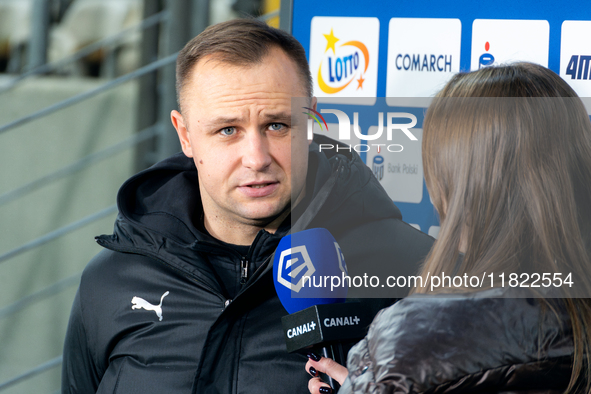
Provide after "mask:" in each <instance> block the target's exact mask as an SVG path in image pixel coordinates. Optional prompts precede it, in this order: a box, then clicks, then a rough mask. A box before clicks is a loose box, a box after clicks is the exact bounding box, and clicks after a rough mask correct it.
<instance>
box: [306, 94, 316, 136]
mask: <svg viewBox="0 0 591 394" xmlns="http://www.w3.org/2000/svg"><path fill="white" fill-rule="evenodd" d="M311 104H312V109H313V110H314V111H316V104H318V100H317V99H316V96H314V97H312V103H311ZM312 141H313V139H311V140H308V145H310V144H311V143H312Z"/></svg>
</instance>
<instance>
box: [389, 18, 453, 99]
mask: <svg viewBox="0 0 591 394" xmlns="http://www.w3.org/2000/svg"><path fill="white" fill-rule="evenodd" d="M461 41H462V23H461V21H460V20H459V19H452V18H392V19H390V24H389V30H388V74H387V76H386V96H387V97H388V98H387V99H386V102H387V103H388V105H391V106H415V103H416V105H418V106H421V105H423V103H422V102H420V101H414V100H402V101H398V100H400V99H401V98H405V97H418V98H423V97H432V96H433V95H434V94H435V93H437V91H439V89H441V87H442V86H444V85H445V83H446V82H447V81H448V80H449V79H450V78H451V77H452V76H453V75H454V74H455V73H457V72H459V71H460V48H461ZM407 102H409V103H411V104H410V105H409V104H406V103H407ZM426 105H428V104H426Z"/></svg>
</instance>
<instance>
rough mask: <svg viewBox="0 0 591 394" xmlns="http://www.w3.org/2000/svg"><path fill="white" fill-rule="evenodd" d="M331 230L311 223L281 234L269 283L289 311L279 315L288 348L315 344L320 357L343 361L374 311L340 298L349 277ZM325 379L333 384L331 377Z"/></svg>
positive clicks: (303, 349)
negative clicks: (321, 354)
mask: <svg viewBox="0 0 591 394" xmlns="http://www.w3.org/2000/svg"><path fill="white" fill-rule="evenodd" d="M347 278H348V274H347V266H346V263H345V259H344V256H343V253H342V251H341V248H340V247H339V245H338V243H337V242H336V240H335V239H334V237H333V236H332V234H331V233H330V232H329V231H328V230H326V229H323V228H314V229H309V230H304V231H301V232H297V233H293V234H290V235H287V236H285V237H283V238H282V239H281V241H280V242H279V245H278V247H277V250H276V251H275V256H274V260H273V282H274V284H275V290H276V291H277V295H278V296H279V300H280V301H281V303H282V304H283V306H284V307H285V309H286V310H287V311H288V312H289V313H290V314H289V315H287V316H284V317H283V318H282V319H281V323H282V325H283V331H284V335H285V342H286V345H287V351H288V352H290V353H292V352H300V353H306V352H307V351H309V350H311V348H320V349H321V352H322V353H323V355H324V356H325V357H330V358H332V359H333V360H335V361H337V362H338V363H339V364H342V365H344V364H345V362H346V355H347V354H346V353H347V351H348V350H349V349H350V347H351V346H352V345H353V344H355V343H356V342H357V341H358V340H359V339H361V338H363V337H364V336H365V334H366V328H367V327H368V326H369V324H370V323H371V321H372V319H373V317H374V316H373V314H372V313H371V311H370V310H368V308H367V307H364V306H363V304H361V303H359V302H350V303H345V300H346V297H347V291H348V287H349V286H350V279H349V280H347ZM328 380H329V382H328V383H329V384H330V385H331V386H332V387H333V389H336V387H335V384H336V382H332V381H331V379H328Z"/></svg>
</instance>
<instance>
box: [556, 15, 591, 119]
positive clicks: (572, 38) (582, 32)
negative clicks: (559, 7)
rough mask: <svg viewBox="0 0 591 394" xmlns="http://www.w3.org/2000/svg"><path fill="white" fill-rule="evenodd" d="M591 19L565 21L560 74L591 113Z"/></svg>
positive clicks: (561, 41)
mask: <svg viewBox="0 0 591 394" xmlns="http://www.w3.org/2000/svg"><path fill="white" fill-rule="evenodd" d="M589 36H591V21H564V22H563V23H562V32H561V38H560V76H561V77H562V78H564V80H565V81H566V82H567V83H568V84H569V85H570V86H571V87H572V88H573V89H574V91H575V92H577V94H578V95H579V96H580V97H582V98H583V102H584V103H585V106H586V107H587V111H588V112H589V113H591V105H590V103H589V99H588V98H589V97H591V82H589V81H591V70H590V68H591V50H590V49H591V48H590V47H589V40H588V37H589Z"/></svg>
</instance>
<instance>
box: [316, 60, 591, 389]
mask: <svg viewBox="0 0 591 394" xmlns="http://www.w3.org/2000/svg"><path fill="white" fill-rule="evenodd" d="M422 149H423V168H424V173H425V180H426V184H427V188H428V190H429V194H430V196H431V199H432V201H433V205H434V206H435V208H436V209H437V211H438V213H439V215H440V219H441V220H440V221H441V229H440V232H439V236H438V239H437V241H436V243H435V244H434V246H433V249H432V250H431V252H430V254H429V255H428V256H427V259H426V261H425V264H424V266H423V269H422V273H421V275H422V276H423V278H424V279H425V280H427V279H428V278H429V277H433V276H439V277H441V276H442V275H455V276H462V277H464V275H467V276H468V277H472V276H477V277H479V278H483V279H486V280H483V281H481V284H480V286H478V288H477V289H474V288H472V287H470V286H466V283H465V282H464V284H463V286H462V287H459V288H458V287H453V286H451V287H450V286H449V285H448V286H447V287H446V288H443V289H441V288H440V289H437V290H435V292H433V293H432V292H430V290H431V289H430V288H429V287H428V286H425V287H420V288H415V289H414V291H413V293H414V294H413V295H411V296H410V297H408V298H406V299H404V300H402V301H400V302H398V303H396V304H395V305H393V306H392V307H390V308H387V309H385V310H383V311H381V312H380V314H379V315H378V316H377V317H376V318H375V320H374V322H373V323H372V325H371V327H370V329H369V332H368V335H367V337H366V338H365V339H363V340H362V341H361V342H360V343H359V344H357V345H356V346H355V347H354V348H353V349H352V350H351V351H350V353H349V357H348V368H349V370H347V369H345V368H344V367H342V366H340V365H338V364H336V363H334V362H331V360H327V359H320V358H318V357H316V356H315V355H313V354H312V355H311V356H310V357H311V359H310V361H309V362H308V364H307V365H306V370H308V371H309V372H310V373H311V374H312V375H313V376H315V377H313V378H312V379H311V380H310V384H309V388H310V391H311V392H312V393H318V392H321V393H329V392H331V390H330V388H329V387H328V386H327V385H326V384H324V383H322V382H321V381H320V379H319V378H318V377H316V376H317V375H318V372H319V371H320V372H326V373H328V374H329V375H331V376H332V377H333V378H335V379H336V380H337V381H340V382H344V384H343V387H342V389H341V390H340V391H339V393H341V392H343V393H349V392H353V393H450V394H451V393H482V392H486V393H591V364H590V363H589V361H588V356H589V355H590V354H591V349H590V346H591V345H590V343H591V300H590V299H589V298H590V297H591V281H590V271H591V259H590V251H591V122H590V120H589V116H588V114H587V111H586V109H585V107H584V105H583V103H582V102H581V100H580V99H579V98H578V96H577V95H576V93H575V92H574V91H573V90H572V89H571V88H570V87H569V86H568V84H567V83H566V82H565V81H564V80H562V79H561V78H560V77H559V76H558V75H556V74H555V73H553V72H552V71H550V70H548V69H546V68H544V67H542V66H539V65H535V64H530V63H518V64H513V65H509V66H500V67H490V68H484V69H481V70H478V71H475V72H471V73H461V74H457V75H456V76H454V77H453V78H452V79H451V81H450V82H448V83H447V85H446V86H445V87H444V88H443V90H442V91H441V92H440V93H439V94H438V95H437V97H436V98H435V99H434V101H433V103H432V105H431V106H430V107H429V109H428V110H427V114H426V116H425V121H424V123H423V145H422ZM310 368H311V369H310ZM347 375H348V376H347Z"/></svg>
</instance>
